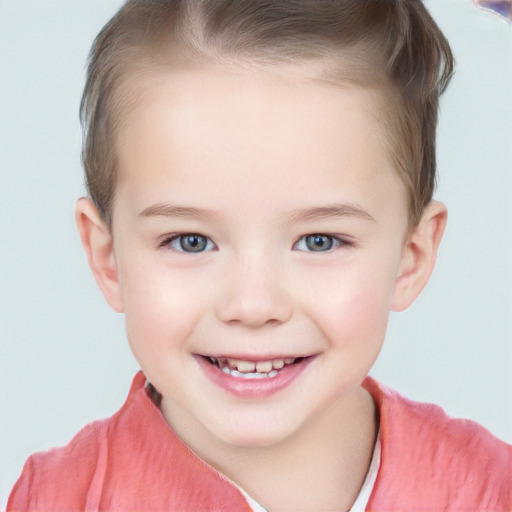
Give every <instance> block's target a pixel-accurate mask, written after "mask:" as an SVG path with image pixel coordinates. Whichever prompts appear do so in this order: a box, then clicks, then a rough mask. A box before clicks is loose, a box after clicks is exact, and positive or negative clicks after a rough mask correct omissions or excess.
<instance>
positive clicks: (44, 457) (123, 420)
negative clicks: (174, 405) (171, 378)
mask: <svg viewBox="0 0 512 512" xmlns="http://www.w3.org/2000/svg"><path fill="white" fill-rule="evenodd" d="M226 503H229V504H230V505H233V509H234V510H239V511H245V510H250V509H249V508H248V505H247V502H246V500H245V498H244V497H243V495H242V494H241V493H240V491H239V490H238V489H237V488H236V487H235V486H233V485H232V484H231V482H230V481H228V480H227V479H226V478H225V477H223V476H222V475H221V474H220V473H218V472H217V471H216V470H214V469H213V468H212V467H211V466H209V465H208V464H206V463H205V462H204V461H202V460H201V459H200V458H199V457H197V456H196V455H195V454H194V453H193V452H191V451H190V450H189V449H188V447H187V446H186V445H185V444H184V443H183V442H182V441H181V440H180V439H179V438H178V437H177V436H176V434H175V433H174V432H173V431H172V430H171V429H170V428H169V426H168V425H167V423H166V422H165V420H164V419H163V418H162V416H161V413H160V411H159V409H158V408H157V407H156V406H155V404H154V403H153V402H152V400H151V399H150V397H149V396H148V394H147V392H146V389H145V377H144V375H143V374H142V373H141V372H139V373H138V374H137V376H136V377H135V379H134V381H133V384H132V388H131V390H130V393H129V395H128V398H127V400H126V402H125V404H124V405H123V407H122V408H121V409H120V410H119V411H118V412H117V413H116V414H114V415H113V416H112V417H111V418H108V419H106V420H102V421H98V422H94V423H91V424H90V425H88V426H87V427H85V428H84V429H83V430H81V431H80V432H79V433H78V434H77V435H76V436H75V437H74V438H73V439H72V440H71V442H70V443H69V444H68V445H66V446H64V447H62V448H57V449H54V450H50V451H48V452H44V453H39V454H35V455H33V456H32V457H30V458H29V459H28V461H27V462H26V464H25V467H24V469H23V472H22V475H21V477H20V478H19V480H18V482H17V483H16V485H15V486H14V488H13V490H12V492H11V496H10V497H9V501H8V503H7V512H14V511H16V512H22V511H30V512H33V511H47V510H48V511H50V510H61V511H66V512H75V511H84V510H91V511H92V510H145V511H148V512H149V511H155V512H156V511H158V512H160V511H162V510H169V509H171V510H204V511H206V510H211V511H220V510H226Z"/></svg>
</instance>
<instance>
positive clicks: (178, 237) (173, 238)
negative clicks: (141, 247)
mask: <svg viewBox="0 0 512 512" xmlns="http://www.w3.org/2000/svg"><path fill="white" fill-rule="evenodd" d="M187 237H188V238H192V237H197V238H202V239H204V240H206V246H205V248H204V249H201V250H199V251H186V250H184V249H183V245H182V244H183V241H184V240H185V239H186V238H187ZM175 242H177V243H178V244H179V245H180V247H175V246H173V243H175ZM158 246H159V247H165V248H170V249H172V250H174V251H177V252H184V253H189V254H194V253H201V252H206V251H211V250H212V249H213V250H214V249H216V248H217V247H216V245H215V244H214V243H213V242H212V241H211V240H210V239H209V238H208V237H207V236H204V235H201V234H200V233H175V234H173V235H170V236H168V237H166V238H164V240H162V241H161V242H160V243H159V244H158Z"/></svg>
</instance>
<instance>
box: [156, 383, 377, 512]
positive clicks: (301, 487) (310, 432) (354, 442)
mask: <svg viewBox="0 0 512 512" xmlns="http://www.w3.org/2000/svg"><path fill="white" fill-rule="evenodd" d="M172 409H174V408H173V407H172V405H171V406H169V404H165V399H164V403H163V412H164V417H166V419H167V420H168V422H169V423H170V424H171V426H172V428H173V429H174V430H175V432H176V433H177V434H178V436H180V437H181V438H182V439H183V441H184V442H185V443H186V444H187V445H188V446H189V447H190V448H191V449H192V450H193V451H194V452H195V453H196V454H197V455H199V457H201V458H202V459H203V460H205V461H206V462H208V463H209V464H210V465H211V466H213V467H214V468H216V469H217V470H218V471H220V472H221V473H223V474H224V475H225V476H227V477H228V478H229V479H231V480H232V481H233V482H235V483H236V484H237V485H239V486H240V487H242V488H243V489H244V490H245V491H246V492H247V493H248V494H249V495H250V496H251V497H253V498H254V499H255V500H256V501H257V502H258V503H260V504H261V505H262V506H264V507H265V508H266V509H267V510H268V511H271V512H280V511H287V512H291V511H299V510H308V511H311V512H313V511H345V510H349V509H350V507H351V506H352V504H353V503H354V501H355V499H356V498H357V495H358V493H359V490H360V489H361V486H362V484H363V482H364V479H365V477H366V474H367V472H368V467H369V465H370V461H371V457H372V454H373V448H374V444H375V438H376V432H377V427H376V423H377V422H376V407H375V404H374V402H373V399H372V398H371V396H370V394H369V393H368V392H367V391H365V390H364V389H362V388H360V387H358V388H355V389H354V390H353V391H352V392H351V393H350V394H349V395H348V396H346V397H344V398H343V400H340V401H338V402H336V403H335V404H333V405H332V407H331V408H329V409H328V410H327V411H326V412H325V413H324V414H323V415H322V416H321V417H318V418H315V419H314V421H312V422H310V423H308V424H306V425H303V427H302V428H301V429H300V431H298V432H295V433H294V435H292V436H290V437H289V438H287V439H286V440H284V441H282V442H280V443H277V444H274V445H272V446H267V447H257V448H247V447H240V446H233V445H231V444H226V443H222V442H221V441H218V440H214V441H213V442H210V441H211V440H210V441H209V442H205V437H204V434H205V429H204V428H202V427H199V428H198V426H197V424H195V425H192V424H191V423H190V421H187V418H184V417H183V416H182V415H180V414H179V411H176V410H172ZM170 418H172V421H169V419H170ZM188 419H189V420H190V418H188ZM175 420H178V421H175ZM201 430H203V431H202V432H201Z"/></svg>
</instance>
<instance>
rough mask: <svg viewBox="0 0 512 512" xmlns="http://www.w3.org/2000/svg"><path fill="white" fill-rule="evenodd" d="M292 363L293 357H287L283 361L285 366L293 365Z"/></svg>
mask: <svg viewBox="0 0 512 512" xmlns="http://www.w3.org/2000/svg"><path fill="white" fill-rule="evenodd" d="M294 361H295V357H287V358H286V359H285V360H284V362H285V364H293V362H294Z"/></svg>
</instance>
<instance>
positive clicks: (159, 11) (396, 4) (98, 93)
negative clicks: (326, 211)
mask: <svg viewBox="0 0 512 512" xmlns="http://www.w3.org/2000/svg"><path fill="white" fill-rule="evenodd" d="M171 55H174V56H175V57H177V58H179V59H180V60H182V61H185V62H186V61H189V62H193V61H198V62H209V61H214V62H215V61H216V62H223V61H224V62H228V61H235V62H236V61H238V62H242V63H245V64H249V65H250V64H251V63H259V64H264V65H275V64H277V65H283V64H286V63H289V64H293V63H295V62H297V61H315V60H318V61H322V60H324V61H326V62H328V63H329V66H328V67H330V68H331V69H332V70H333V72H332V73H330V76H331V75H332V76H333V77H336V71H341V73H342V74H343V75H344V77H343V79H345V80H346V79H347V73H348V80H349V81H350V80H351V81H353V82H355V83H358V84H360V85H364V86H370V87H381V88H382V89H383V92H385V93H387V94H386V96H387V98H386V99H391V100H392V101H391V102H388V105H391V108H390V107H388V108H387V109H386V110H387V112H386V114H385V116H384V117H385V124H386V133H387V134H388V137H387V138H388V142H389V146H390V150H391V153H392V157H393V159H394V162H395V166H396V168H397V171H398V173H399V174H400V176H401V178H402V180H403V182H404V184H405V186H406V188H407V190H408V193H409V197H410V201H409V210H410V222H411V223H412V224H416V223H417V222H418V220H419V219H420V217H421V213H422V211H423V208H424V207H425V205H426V204H428V203H429V202H430V200H431V199H432V194H433V191H434V188H435V183H436V156H435V139H436V125H437V116H438V102H439V95H440V94H441V93H442V92H443V91H444V89H445V87H446V86H447V84H448V82H449V80H450V77H451V75H452V72H453V64H454V63H453V56H452V53H451V50H450V47H449V45H448V42H447V41H446V39H445V37H444V36H443V34H442V33H441V31H440V30H439V28H438V27H437V25H436V24H435V22H434V21H433V19H432V18H431V16H430V15H429V13H428V11H427V10H426V9H425V7H424V5H423V4H422V2H421V0H127V1H126V3H125V4H124V6H123V7H122V8H121V9H120V10H119V12H118V13H117V14H116V15H115V16H114V17H113V18H112V19H111V20H110V21H109V22H108V23H107V24H106V25H105V27H104V28H103V29H102V31H101V32H100V33H99V35H98V36H97V38H96V40H95V41H94V44H93V47H92V49H91V53H90V56H89V66H88V75H87V83H86V86H85V90H84V94H83V97H82V103H81V107H80V119H81V122H82V126H83V133H84V142H83V151H82V161H83V165H84V169H85V173H86V181H87V187H88V190H89V193H90V195H91V198H92V199H93V201H94V202H95V203H96V205H97V207H98V209H99V211H100V213H101V214H102V216H103V218H104V219H105V221H106V222H107V223H108V224H110V222H111V218H112V203H113V197H114V192H115V183H116V176H117V172H118V169H117V166H116V155H115V138H116V129H117V126H118V124H119V117H120V115H121V113H122V107H123V98H122V97H120V95H119V94H118V92H119V89H120V86H121V85H122V84H123V83H125V82H126V81H127V80H129V78H130V77H133V76H134V74H135V73H136V72H137V71H136V70H137V69H138V70H140V71H143V70H144V69H146V70H147V69H148V67H149V68H150V67H151V66H156V65H162V63H163V62H164V59H165V57H166V56H171ZM167 62H169V60H167ZM170 62H172V60H171V61H170ZM348 63H350V65H348ZM337 65H338V67H339V69H338V70H336V66H337ZM347 66H348V68H350V69H348V68H347ZM347 69H348V71H347ZM334 79H336V78H334Z"/></svg>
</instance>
